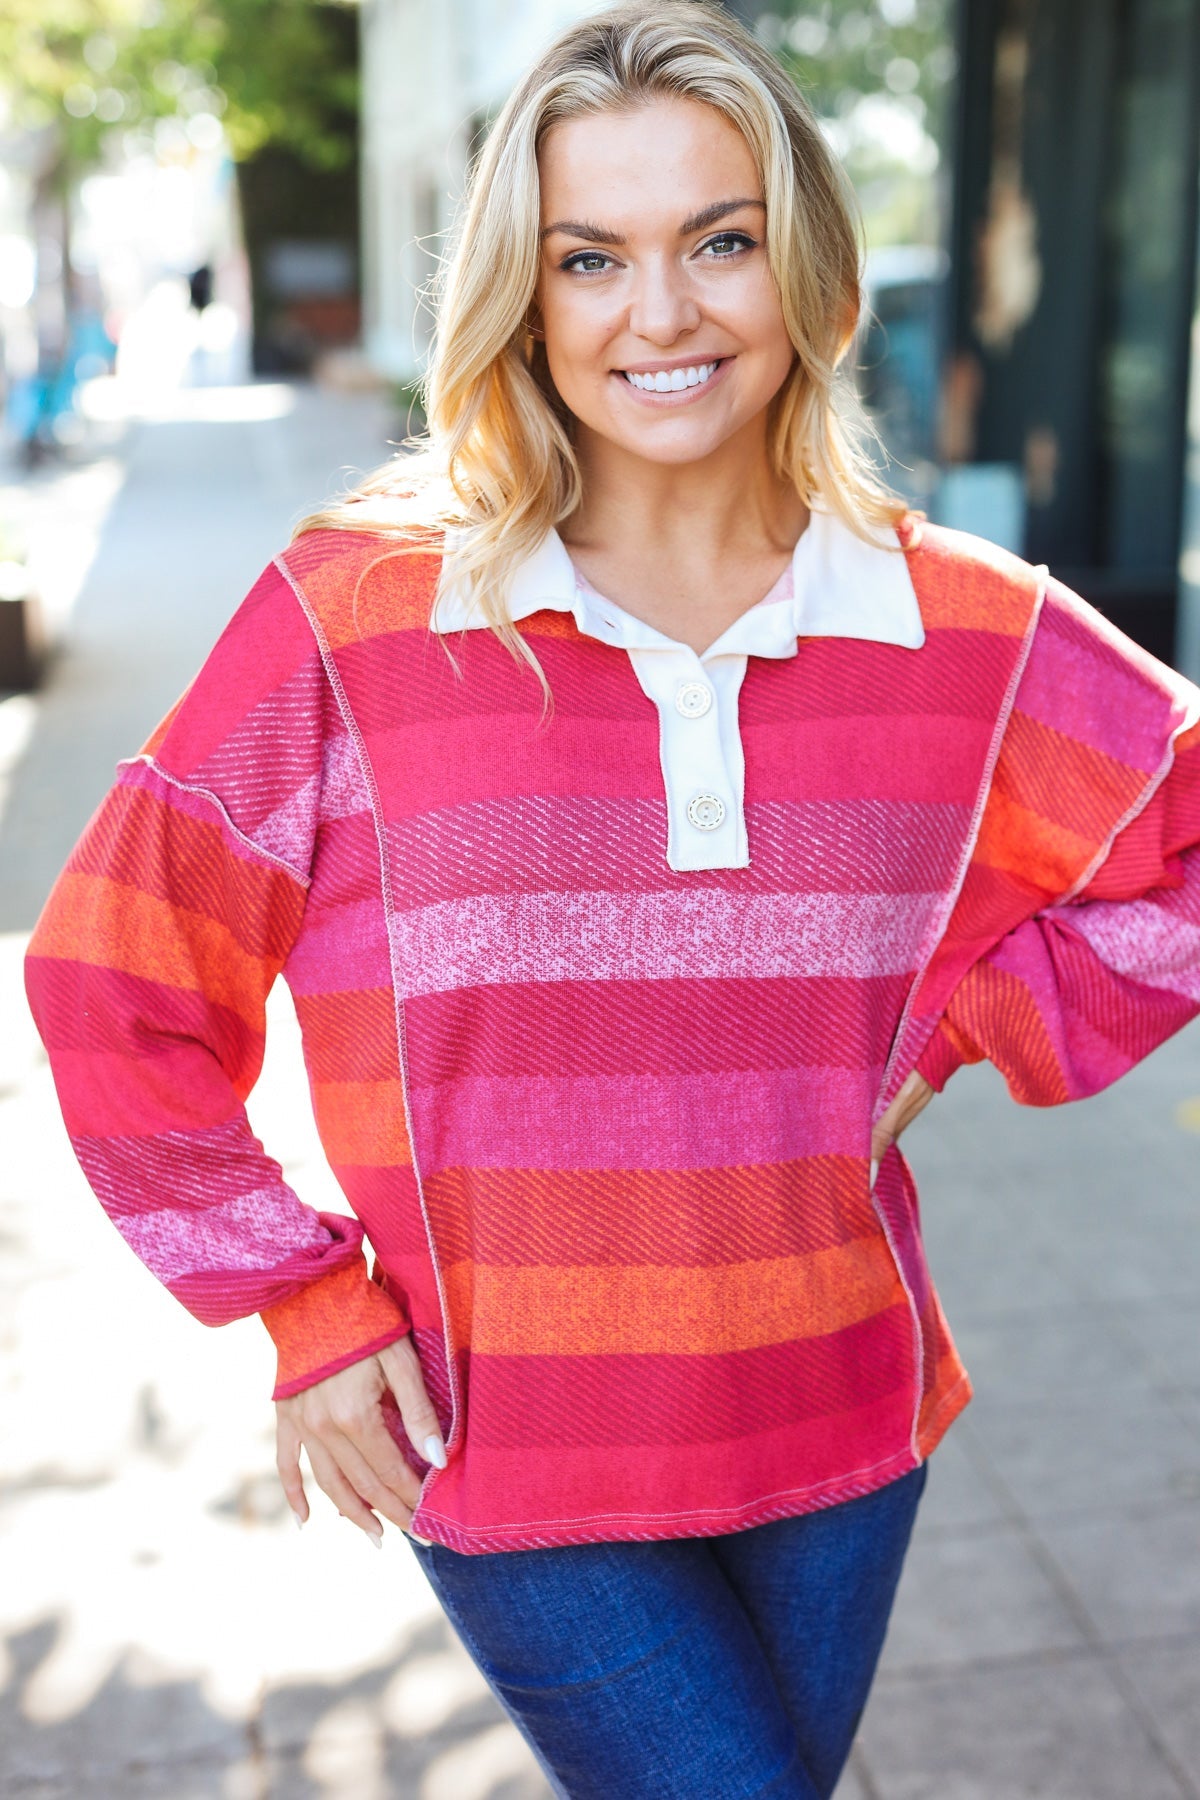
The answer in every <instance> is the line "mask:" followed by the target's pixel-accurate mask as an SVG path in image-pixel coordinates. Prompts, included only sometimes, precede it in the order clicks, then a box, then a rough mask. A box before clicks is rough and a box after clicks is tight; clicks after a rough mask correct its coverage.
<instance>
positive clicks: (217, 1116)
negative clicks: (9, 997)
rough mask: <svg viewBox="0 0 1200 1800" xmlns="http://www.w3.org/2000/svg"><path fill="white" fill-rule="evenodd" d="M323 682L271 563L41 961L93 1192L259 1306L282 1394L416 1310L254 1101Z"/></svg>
mask: <svg viewBox="0 0 1200 1800" xmlns="http://www.w3.org/2000/svg"><path fill="white" fill-rule="evenodd" d="M325 705H326V698H325V695H324V677H323V671H322V668H321V664H320V658H319V654H318V652H317V649H316V646H315V644H314V643H313V642H312V639H311V635H310V633H309V632H308V628H307V624H306V621H305V620H304V619H303V616H302V614H301V613H300V611H299V608H298V607H297V606H296V604H295V600H294V596H293V595H292V593H291V590H290V588H289V587H288V585H287V583H286V582H285V581H284V580H283V578H282V577H281V576H280V575H279V574H278V573H277V572H276V571H275V570H274V569H269V570H268V571H267V572H266V573H265V574H264V575H263V576H262V577H261V578H260V580H259V581H258V583H256V585H255V587H254V588H253V589H252V590H251V593H250V594H249V595H248V596H247V598H246V600H245V601H244V602H243V604H242V606H241V607H240V608H239V609H238V612H237V614H236V615H235V617H234V619H233V621H232V622H231V624H230V626H229V627H228V629H227V630H226V632H225V633H224V634H223V636H222V638H221V640H220V642H219V643H218V644H217V646H216V648H215V649H214V651H213V652H212V655H211V656H210V657H209V659H208V660H207V662H206V663H205V665H204V667H203V669H202V670H201V671H200V674H199V675H198V676H197V678H196V680H195V681H194V682H193V684H192V686H191V687H190V688H189V690H188V692H187V693H186V694H185V696H184V698H183V700H182V701H181V702H180V703H179V705H178V706H177V707H176V708H175V710H174V711H173V712H172V713H171V714H170V715H168V718H167V719H166V720H165V721H164V723H163V725H162V726H160V727H159V729H158V731H156V732H155V733H154V735H153V736H152V738H151V739H150V741H149V743H148V744H147V745H146V747H145V749H144V750H143V752H142V753H141V754H140V755H139V756H137V757H134V758H132V759H131V760H130V761H128V762H126V763H124V764H122V765H121V766H120V768H119V770H118V773H117V780H116V782H115V785H114V786H113V788H112V789H111V791H110V792H109V794H108V795H107V796H106V798H105V799H104V801H103V802H102V803H101V805H100V807H99V809H98V811H97V812H96V814H95V816H94V817H93V818H92V820H91V822H90V823H89V825H88V826H87V829H86V830H85V832H84V834H83V836H82V838H81V839H80V841H79V843H78V845H77V846H76V848H75V850H74V851H73V853H72V855H71V857H70V859H69V861H68V863H67V866H66V868H65V869H64V870H63V873H62V874H61V876H60V877H59V879H58V881H57V883H56V885H55V887H54V889H53V891H52V893H51V895H50V897H49V900H48V901H47V904H46V907H45V909H44V911H43V913H42V916H41V918H40V920H39V921H38V924H37V927H36V929H35V931H34V934H33V938H32V940H31V943H30V947H29V952H28V958H27V962H26V987H27V992H28V996H29V1001H30V1006H31V1008H32V1010H33V1014H34V1018H35V1020H36V1022H37V1025H38V1029H39V1031H40V1032H41V1034H42V1037H43V1040H44V1042H45V1045H46V1048H47V1052H48V1055H49V1058H50V1063H51V1068H52V1071H53V1075H54V1079H55V1083H56V1087H57V1090H58V1095H59V1099H60V1103H61V1105H62V1110H63V1115H64V1118H65V1120H66V1124H67V1129H68V1131H69V1133H70V1136H71V1141H72V1144H73V1146H74V1148H75V1151H76V1154H77V1155H78V1157H79V1161H80V1163H81V1165H82V1167H83V1170H84V1172H85V1174H86V1176H87V1178H88V1181H89V1183H90V1184H91V1186H92V1188H93V1190H94V1191H95V1193H96V1195H97V1197H98V1199H99V1200H100V1202H101V1204H102V1205H103V1207H104V1208H105V1211H106V1212H107V1213H108V1216H109V1217H110V1218H111V1219H112V1221H113V1223H114V1224H115V1225H116V1227H117V1229H118V1230H119V1231H120V1233H121V1235H122V1236H123V1237H124V1238H125V1240H126V1242H127V1243H128V1244H129V1245H130V1246H131V1248H132V1249H133V1250H134V1251H135V1252H136V1253H137V1255H138V1256H139V1257H140V1258H141V1259H142V1260H143V1262H145V1264H146V1265H147V1267H148V1268H149V1269H150V1270H151V1271H152V1272H153V1273H154V1274H155V1275H156V1276H157V1277H158V1278H159V1279H160V1280H161V1281H162V1282H164V1283H165V1285H166V1286H167V1288H168V1289H169V1290H170V1292H171V1293H172V1294H174V1295H175V1296H176V1297H177V1298H178V1299H179V1300H180V1301H181V1302H182V1303H183V1304H184V1305H185V1306H186V1307H188V1309H189V1310H190V1311H191V1312H192V1313H194V1314H195V1316H196V1317H197V1318H198V1319H200V1320H201V1321H203V1322H204V1323H205V1324H209V1325H219V1324H223V1323H225V1322H227V1321H229V1320H232V1319H237V1318H241V1317H244V1316H246V1315H248V1314H250V1313H254V1312H258V1313H261V1314H262V1316H263V1319H264V1322H265V1324H266V1325H267V1328H268V1330H270V1331H271V1334H272V1336H273V1338H274V1340H275V1343H276V1346H277V1348H278V1351H279V1370H278V1382H277V1386H276V1389H275V1394H276V1397H277V1398H278V1397H282V1395H284V1394H286V1393H291V1392H295V1391H296V1390H297V1389H299V1388H302V1387H305V1386H308V1385H310V1384H311V1383H312V1382H313V1381H316V1380H319V1379H321V1378H322V1377H323V1376H324V1375H327V1374H330V1373H332V1372H333V1371H334V1370H335V1369H337V1368H340V1367H343V1366H345V1365H346V1364H347V1363H350V1362H353V1361H355V1360H357V1359H358V1358H359V1357H361V1356H364V1355H366V1354H369V1353H370V1352H371V1351H372V1350H374V1349H377V1348H380V1347H382V1346H383V1345H384V1344H385V1343H388V1342H391V1341H393V1340H394V1339H395V1338H397V1337H399V1336H400V1335H402V1333H403V1332H404V1331H405V1330H406V1329H407V1321H406V1320H405V1319H404V1317H403V1316H402V1314H401V1312H400V1308H399V1307H398V1306H397V1304H396V1303H395V1302H394V1301H393V1300H392V1299H391V1298H390V1297H389V1296H388V1295H386V1294H385V1293H384V1292H383V1291H382V1290H381V1288H380V1287H379V1286H378V1285H377V1284H376V1283H375V1282H373V1281H372V1280H370V1278H369V1277H368V1274H367V1270H366V1266H365V1263H364V1260H363V1254H362V1247H361V1246H362V1235H363V1234H362V1227H361V1225H360V1224H359V1223H358V1221H357V1220H355V1219H352V1218H349V1217H342V1216H340V1215H336V1214H326V1213H318V1212H316V1211H315V1210H314V1209H313V1208H311V1207H309V1206H306V1205H305V1204H303V1202H302V1201H301V1200H300V1198H299V1197H298V1196H297V1195H296V1194H295V1193H293V1191H292V1190H291V1188H290V1187H289V1186H288V1185H287V1183H286V1182H285V1181H284V1179H283V1175H282V1172H281V1170H280V1168H279V1165H278V1163H276V1162H275V1161H274V1160H273V1159H272V1158H271V1157H270V1156H269V1155H267V1154H266V1152H265V1151H264V1149H263V1147H262V1146H261V1145H260V1144H259V1142H258V1140H257V1139H256V1138H255V1136H254V1134H253V1132H252V1130H251V1128H250V1125H249V1121H248V1119H247V1117H246V1112H245V1107H244V1102H245V1099H246V1097H247V1095H248V1094H249V1092H250V1090H251V1089H252V1087H253V1085H254V1082H255V1080H256V1079H257V1076H258V1074H259V1070H260V1068H261V1065H262V1057H263V1050H264V1045H265V1003H266V998H267V995H268V993H269V991H270V989H271V986H272V984H273V982H274V981H275V979H276V977H277V975H278V974H279V973H280V970H281V969H282V967H283V965H284V963H285V961H286V959H287V956H288V953H289V951H290V949H291V948H292V945H293V944H294V942H295V940H296V937H297V934H298V933H299V931H300V929H301V924H302V920H303V916H304V908H305V898H306V892H307V887H308V880H309V876H308V871H309V866H310V862H311V857H312V849H313V838H314V833H315V829H316V822H317V818H318V814H319V807H320V789H321V768H322V735H323V734H322V720H323V709H324V707H325Z"/></svg>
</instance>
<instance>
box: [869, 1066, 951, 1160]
mask: <svg viewBox="0 0 1200 1800" xmlns="http://www.w3.org/2000/svg"><path fill="white" fill-rule="evenodd" d="M936 1092H937V1089H936V1088H932V1087H930V1085H929V1083H928V1082H927V1081H926V1079H925V1077H924V1076H923V1075H918V1074H917V1071H916V1070H915V1069H914V1070H913V1072H912V1074H911V1075H910V1076H909V1077H908V1080H907V1081H906V1082H905V1083H904V1086H903V1087H902V1088H901V1089H900V1092H899V1093H898V1094H897V1095H896V1098H895V1099H894V1100H893V1101H892V1104H891V1105H890V1106H889V1107H888V1109H887V1111H886V1112H885V1113H884V1115H883V1117H882V1118H881V1119H880V1121H879V1123H878V1125H876V1126H875V1127H874V1128H873V1129H872V1132H871V1186H872V1187H874V1186H875V1175H876V1172H877V1170H878V1168H879V1165H880V1163H881V1162H882V1161H883V1159H884V1157H885V1156H886V1155H887V1153H888V1151H889V1150H890V1149H891V1147H892V1145H893V1144H894V1143H895V1141H896V1139H897V1138H898V1137H899V1136H900V1133H901V1132H902V1131H904V1130H906V1129H907V1128H908V1126H910V1125H911V1124H912V1122H913V1120H914V1119H915V1118H916V1116H917V1114H918V1113H919V1112H924V1110H925V1108H926V1107H927V1106H928V1105H929V1102H930V1101H931V1100H932V1099H933V1096H934V1094H935V1093H936Z"/></svg>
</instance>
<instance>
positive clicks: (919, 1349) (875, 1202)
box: [871, 1144, 925, 1460]
mask: <svg viewBox="0 0 1200 1800" xmlns="http://www.w3.org/2000/svg"><path fill="white" fill-rule="evenodd" d="M892 1148H893V1149H896V1146H895V1144H893V1145H892ZM897 1154H899V1151H897ZM876 1186H878V1183H876ZM871 1210H872V1212H873V1213H874V1214H875V1217H876V1218H877V1219H878V1220H879V1224H880V1226H881V1228H882V1230H883V1235H884V1237H885V1238H886V1239H887V1247H888V1249H889V1251H890V1252H891V1257H892V1262H893V1264H894V1265H895V1269H896V1274H897V1275H898V1277H899V1279H900V1285H901V1287H902V1288H903V1289H904V1294H905V1298H906V1299H907V1301H908V1311H909V1317H910V1318H911V1319H912V1329H913V1412H912V1423H911V1424H910V1425H909V1428H908V1442H909V1448H910V1449H911V1451H912V1453H913V1455H914V1456H915V1457H917V1459H918V1460H919V1459H920V1455H921V1452H920V1449H919V1447H918V1444H917V1422H918V1420H919V1419H920V1417H921V1402H922V1400H923V1399H924V1398H925V1333H924V1330H923V1328H922V1325H921V1314H920V1310H919V1308H918V1306H917V1297H916V1295H915V1294H914V1293H913V1291H912V1289H911V1287H910V1286H909V1285H908V1276H907V1275H906V1274H905V1273H904V1264H903V1262H902V1261H901V1259H900V1252H899V1250H898V1249H897V1248H896V1240H895V1238H893V1236H892V1228H891V1226H890V1225H889V1224H888V1221H887V1216H886V1214H885V1213H884V1212H883V1211H882V1210H881V1208H880V1205H879V1199H878V1196H877V1194H876V1191H875V1188H872V1189H871Z"/></svg>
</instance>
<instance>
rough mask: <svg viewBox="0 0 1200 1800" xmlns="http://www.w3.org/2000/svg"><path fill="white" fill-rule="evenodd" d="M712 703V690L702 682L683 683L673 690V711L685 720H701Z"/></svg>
mask: <svg viewBox="0 0 1200 1800" xmlns="http://www.w3.org/2000/svg"><path fill="white" fill-rule="evenodd" d="M712 703H713V697H712V689H711V688H710V687H707V686H706V685H705V684H704V682H703V681H685V682H682V683H681V684H680V686H679V687H678V688H677V689H676V690H675V711H676V712H681V713H682V714H683V716H684V718H685V719H702V718H703V717H704V715H705V713H706V712H707V711H708V709H709V707H710V706H711V705H712Z"/></svg>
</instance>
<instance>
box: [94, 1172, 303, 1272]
mask: <svg viewBox="0 0 1200 1800" xmlns="http://www.w3.org/2000/svg"><path fill="white" fill-rule="evenodd" d="M116 1222H117V1224H118V1226H119V1228H120V1232H121V1236H122V1237H123V1238H124V1239H125V1242H126V1243H127V1244H128V1245H129V1247H130V1248H131V1249H132V1250H133V1251H134V1252H135V1253H136V1254H137V1255H138V1256H140V1257H141V1259H142V1261H143V1262H144V1263H145V1264H146V1267H147V1268H148V1269H150V1270H151V1271H152V1272H153V1273H154V1274H155V1275H157V1276H158V1278H159V1280H160V1281H177V1280H178V1279H179V1277H180V1276H181V1275H191V1274H195V1273H196V1272H197V1271H200V1270H215V1269H221V1270H226V1269H274V1268H276V1267H277V1266H278V1264H279V1263H281V1262H283V1261H284V1259H285V1258H286V1257H287V1256H289V1255H294V1254H297V1253H301V1254H302V1253H304V1252H305V1251H309V1250H316V1249H319V1248H320V1246H321V1245H322V1243H323V1242H324V1241H325V1238H326V1235H327V1234H326V1232H325V1231H324V1229H323V1227H322V1226H321V1224H320V1222H319V1220H318V1218H317V1215H316V1214H315V1213H314V1212H312V1211H311V1210H310V1209H309V1208H307V1207H304V1206H302V1205H301V1204H300V1202H299V1200H298V1199H297V1198H296V1196H295V1194H293V1193H292V1191H291V1189H290V1188H284V1187H276V1188H266V1189H263V1190H262V1191H261V1192H259V1193H253V1194H243V1195H241V1197H240V1198H239V1199H237V1200H230V1201H227V1202H226V1203H225V1204H224V1205H223V1206H213V1207H209V1208H208V1210H207V1211H205V1212H202V1213H197V1212H183V1211H174V1210H169V1209H167V1208H163V1209H161V1210H159V1211H155V1212H149V1213H143V1214H142V1215H141V1216H140V1217H138V1216H135V1215H133V1214H130V1213H126V1214H125V1215H124V1216H122V1217H121V1218H119V1219H118V1220H117V1221H116Z"/></svg>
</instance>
